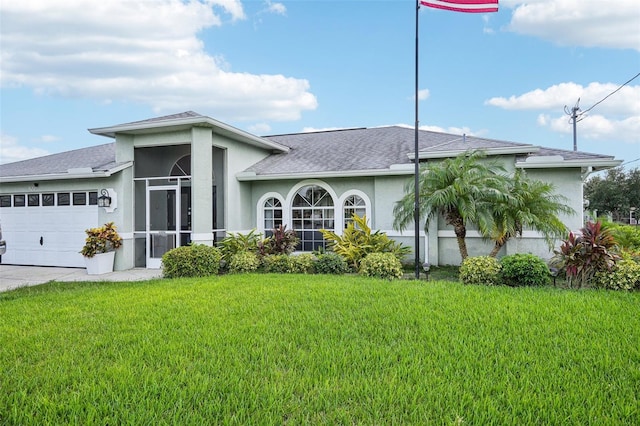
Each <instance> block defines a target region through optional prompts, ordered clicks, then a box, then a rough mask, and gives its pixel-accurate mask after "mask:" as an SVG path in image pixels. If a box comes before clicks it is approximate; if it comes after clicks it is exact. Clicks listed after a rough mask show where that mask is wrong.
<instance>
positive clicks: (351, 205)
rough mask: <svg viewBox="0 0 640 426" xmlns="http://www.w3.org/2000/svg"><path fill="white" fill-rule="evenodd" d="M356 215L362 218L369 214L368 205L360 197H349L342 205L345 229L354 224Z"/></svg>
mask: <svg viewBox="0 0 640 426" xmlns="http://www.w3.org/2000/svg"><path fill="white" fill-rule="evenodd" d="M354 214H357V215H358V216H360V217H362V216H364V215H366V214H367V203H366V202H365V201H364V199H363V198H362V197H361V196H359V195H349V196H348V197H347V198H345V200H344V203H343V204H342V218H343V219H344V222H343V223H344V227H345V228H346V227H347V225H348V224H350V223H351V222H353V219H352V216H353V215H354Z"/></svg>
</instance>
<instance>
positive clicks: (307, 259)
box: [262, 253, 315, 274]
mask: <svg viewBox="0 0 640 426" xmlns="http://www.w3.org/2000/svg"><path fill="white" fill-rule="evenodd" d="M262 264H263V266H264V271H265V272H272V273H280V274H311V273H313V271H314V264H315V256H314V255H312V254H311V253H302V254H299V255H295V256H289V255H286V254H271V255H268V256H265V257H264V258H262Z"/></svg>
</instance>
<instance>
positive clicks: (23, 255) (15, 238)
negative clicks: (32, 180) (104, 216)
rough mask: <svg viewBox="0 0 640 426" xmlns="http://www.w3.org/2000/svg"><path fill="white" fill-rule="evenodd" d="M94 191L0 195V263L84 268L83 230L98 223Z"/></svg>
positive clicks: (84, 236) (84, 235)
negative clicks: (3, 248) (1, 247)
mask: <svg viewBox="0 0 640 426" xmlns="http://www.w3.org/2000/svg"><path fill="white" fill-rule="evenodd" d="M96 196H97V194H96V193H95V192H61V193H42V194H33V193H30V194H10V195H8V194H2V195H0V221H1V224H2V234H3V238H4V240H5V241H6V242H7V252H6V253H5V254H4V255H3V256H2V263H4V264H12V265H38V266H69V267H84V258H83V257H82V255H81V254H80V253H79V252H80V250H81V249H82V246H83V245H84V240H85V238H86V234H85V232H84V231H85V229H87V228H94V227H96V226H98V225H99V223H98V206H97V205H96V204H95V199H96Z"/></svg>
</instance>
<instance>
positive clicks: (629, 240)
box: [601, 220, 640, 251]
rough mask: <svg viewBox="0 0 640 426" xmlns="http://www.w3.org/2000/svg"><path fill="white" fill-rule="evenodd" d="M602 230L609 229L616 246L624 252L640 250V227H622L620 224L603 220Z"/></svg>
mask: <svg viewBox="0 0 640 426" xmlns="http://www.w3.org/2000/svg"><path fill="white" fill-rule="evenodd" d="M601 222H602V228H603V229H608V230H609V231H610V232H611V235H612V236H613V239H614V240H615V242H616V245H617V246H618V247H619V248H621V249H624V250H631V251H633V250H640V227H638V226H634V225H621V224H618V223H613V222H608V221H606V220H601Z"/></svg>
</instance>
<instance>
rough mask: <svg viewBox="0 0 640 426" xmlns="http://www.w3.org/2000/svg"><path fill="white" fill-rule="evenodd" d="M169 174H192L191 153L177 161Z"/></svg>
mask: <svg viewBox="0 0 640 426" xmlns="http://www.w3.org/2000/svg"><path fill="white" fill-rule="evenodd" d="M169 176H191V155H185V156H184V157H181V158H180V159H179V160H178V161H176V162H175V164H174V165H173V167H172V168H171V174H170V175H169Z"/></svg>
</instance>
